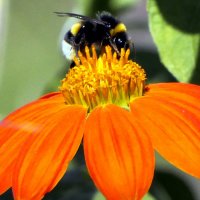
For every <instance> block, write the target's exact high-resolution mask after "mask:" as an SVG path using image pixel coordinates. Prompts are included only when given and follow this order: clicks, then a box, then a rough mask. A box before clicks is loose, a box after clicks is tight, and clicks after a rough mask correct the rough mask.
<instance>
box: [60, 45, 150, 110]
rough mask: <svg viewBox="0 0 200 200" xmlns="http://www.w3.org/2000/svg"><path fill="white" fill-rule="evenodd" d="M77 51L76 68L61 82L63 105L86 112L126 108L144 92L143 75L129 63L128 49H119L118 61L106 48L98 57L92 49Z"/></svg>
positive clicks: (132, 63) (135, 65)
mask: <svg viewBox="0 0 200 200" xmlns="http://www.w3.org/2000/svg"><path fill="white" fill-rule="evenodd" d="M91 51H92V52H90V49H89V48H88V47H86V48H85V52H84V55H83V54H82V53H81V52H80V51H79V52H78V56H79V58H77V57H76V58H75V59H74V62H75V64H76V66H75V67H74V68H72V69H70V71H69V72H68V74H67V75H66V77H65V78H64V79H63V80H62V83H61V86H60V91H61V92H62V94H63V96H64V98H65V102H66V104H81V105H83V106H86V107H87V108H88V109H89V111H91V110H93V109H94V108H95V107H96V106H99V105H105V104H115V105H118V106H121V107H124V108H127V109H128V107H129V103H130V101H132V100H134V98H136V97H139V96H142V95H143V93H144V88H145V79H146V75H145V71H144V69H142V68H141V67H140V66H139V65H138V64H137V63H135V62H133V61H132V60H129V59H128V57H129V55H130V49H128V50H127V51H125V50H124V49H123V48H122V49H121V53H120V57H119V58H118V56H117V54H116V52H114V53H112V49H111V47H110V46H106V48H105V53H104V54H103V55H100V56H99V57H97V53H96V50H95V47H92V48H91Z"/></svg>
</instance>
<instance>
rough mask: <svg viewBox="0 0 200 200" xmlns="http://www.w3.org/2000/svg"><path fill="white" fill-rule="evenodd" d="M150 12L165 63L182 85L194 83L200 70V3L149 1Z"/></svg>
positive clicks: (151, 22)
mask: <svg viewBox="0 0 200 200" xmlns="http://www.w3.org/2000/svg"><path fill="white" fill-rule="evenodd" d="M147 10H148V17H149V26H150V32H151V34H152V36H153V39H154V42H155V44H156V46H157V48H158V51H159V54H160V58H161V61H162V63H163V64H164V65H165V67H166V68H167V69H168V70H169V71H170V72H171V73H172V74H173V75H174V76H175V77H176V78H177V79H178V80H179V81H181V82H188V81H190V80H191V79H192V78H193V76H194V75H193V73H194V72H195V71H199V70H200V61H199V59H200V58H198V57H199V55H200V54H199V50H200V14H199V13H200V2H199V0H191V1H189V0H176V1H174V0H168V1H159V0H149V1H148V4H147ZM191 81H192V80H191ZM198 82H200V74H199V76H198Z"/></svg>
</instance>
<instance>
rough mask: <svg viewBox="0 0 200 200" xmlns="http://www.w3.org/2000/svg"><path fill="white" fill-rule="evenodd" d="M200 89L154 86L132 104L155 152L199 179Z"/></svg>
mask: <svg viewBox="0 0 200 200" xmlns="http://www.w3.org/2000/svg"><path fill="white" fill-rule="evenodd" d="M199 98H200V87H199V86H195V85H191V84H182V83H169V84H157V85H156V84H155V85H154V84H153V85H150V86H149V91H148V92H147V94H146V96H145V97H144V98H138V99H136V100H135V101H133V102H132V104H131V110H132V113H133V114H134V115H135V116H136V118H137V119H138V121H139V122H140V123H141V124H143V125H144V128H145V129H146V131H148V132H149V136H150V137H151V139H152V142H153V145H154V147H155V149H156V150H157V151H158V152H159V153H160V154H161V155H162V156H163V157H165V158H166V159H167V160H168V161H169V162H171V163H172V164H174V165H175V166H176V167H178V168H180V169H182V170H183V171H185V172H187V173H189V174H191V175H193V176H196V177H198V178H200V170H199V169H200V104H199Z"/></svg>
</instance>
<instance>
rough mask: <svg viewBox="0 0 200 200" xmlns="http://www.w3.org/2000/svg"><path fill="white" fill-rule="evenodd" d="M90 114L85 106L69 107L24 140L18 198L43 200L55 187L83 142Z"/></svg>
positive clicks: (17, 175) (18, 169) (15, 183)
mask: <svg viewBox="0 0 200 200" xmlns="http://www.w3.org/2000/svg"><path fill="white" fill-rule="evenodd" d="M86 113H87V110H86V109H84V108H83V107H82V106H65V109H63V110H61V111H59V112H57V113H55V114H54V115H53V116H50V117H49V118H46V121H45V122H43V124H42V125H41V126H42V128H41V129H40V131H39V132H38V133H39V134H38V136H37V137H34V136H33V137H31V138H29V140H28V141H27V142H26V143H24V145H23V149H22V150H21V151H20V155H19V156H18V158H17V160H18V161H17V165H16V166H15V169H14V174H13V190H14V197H15V200H22V199H23V200H24V199H29V200H40V199H42V197H43V196H44V195H45V193H47V192H49V191H50V190H52V189H53V188H54V187H55V185H56V184H57V183H58V181H59V180H60V179H61V178H62V176H63V175H64V173H65V171H66V169H67V167H68V164H69V162H70V161H71V159H72V158H73V157H74V155H75V153H76V151H77V149H78V147H79V145H80V143H81V140H82V137H83V131H84V124H85V119H86Z"/></svg>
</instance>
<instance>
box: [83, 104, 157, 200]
mask: <svg viewBox="0 0 200 200" xmlns="http://www.w3.org/2000/svg"><path fill="white" fill-rule="evenodd" d="M84 152H85V158H86V164H87V166H88V169H89V172H90V175H91V177H92V179H93V180H94V182H95V184H96V186H97V187H98V188H99V190H100V191H101V192H102V193H103V194H104V195H105V197H106V198H107V199H108V200H116V199H127V200H133V199H141V198H142V196H143V195H144V194H145V193H146V192H147V191H148V189H149V187H150V184H151V181H152V176H153V171H154V154H153V148H152V145H151V143H150V140H149V138H148V137H147V135H146V134H145V132H144V131H143V128H142V127H139V126H138V123H137V122H136V121H135V120H134V119H133V116H132V115H131V113H130V112H128V111H126V110H124V109H122V108H120V107H117V106H114V105H107V106H105V107H98V108H96V109H95V110H94V111H92V113H91V114H90V115H89V117H88V119H87V122H86V128H85V134H84Z"/></svg>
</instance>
